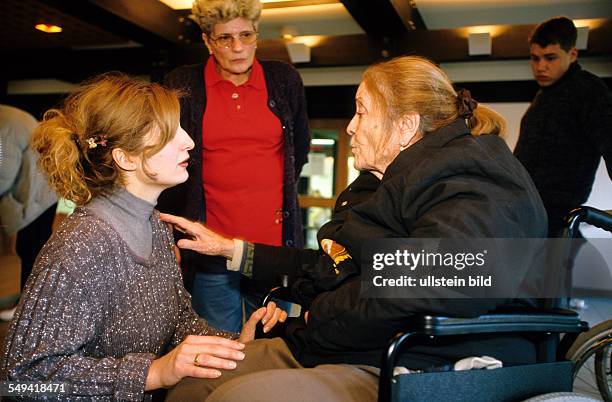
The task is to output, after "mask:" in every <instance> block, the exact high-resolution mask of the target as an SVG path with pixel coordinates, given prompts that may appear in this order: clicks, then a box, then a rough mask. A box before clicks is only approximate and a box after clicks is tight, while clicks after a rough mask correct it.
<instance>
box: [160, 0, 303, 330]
mask: <svg viewBox="0 0 612 402" xmlns="http://www.w3.org/2000/svg"><path fill="white" fill-rule="evenodd" d="M192 11H193V14H194V18H195V20H196V21H197V23H198V25H199V26H200V28H201V29H202V39H203V41H204V43H205V45H206V48H207V49H208V52H209V54H210V57H208V59H207V60H205V62H204V63H203V64H196V65H190V66H182V67H179V68H177V69H175V70H174V71H172V72H171V73H170V74H169V75H168V76H167V77H166V80H165V81H166V84H168V85H169V86H171V87H173V88H180V89H182V90H184V91H185V92H186V93H187V96H185V97H184V98H182V99H181V124H182V126H183V127H184V128H185V130H186V131H187V132H188V133H189V135H190V136H191V138H192V139H193V141H194V143H195V148H194V151H193V163H192V164H190V166H189V168H188V169H189V173H190V177H189V180H188V181H187V182H186V183H184V184H183V185H180V186H178V187H177V188H175V189H172V190H170V191H167V192H165V193H164V194H162V197H161V199H160V209H161V210H162V211H164V212H169V213H173V214H176V215H182V216H186V217H188V218H190V219H192V220H199V221H203V222H205V223H206V225H207V226H208V227H209V228H211V229H213V230H214V231H216V232H218V233H221V234H223V235H225V236H226V237H229V238H239V239H241V240H247V241H250V242H257V243H263V244H266V245H271V246H281V245H283V246H289V247H301V246H302V243H303V234H302V223H301V214H300V209H299V206H298V202H297V181H298V178H299V174H300V171H301V169H302V166H303V165H304V164H305V163H306V160H307V155H308V149H309V144H310V133H309V128H308V118H307V116H306V102H305V96H304V88H303V85H302V80H301V78H300V76H299V74H298V72H297V71H296V70H295V68H293V67H292V66H291V65H289V64H287V63H284V62H281V61H260V60H258V59H257V58H256V57H255V51H256V49H257V26H258V22H259V17H260V14H261V3H260V1H259V0H197V1H195V2H194V3H193V8H192ZM240 244H242V243H240ZM239 255H241V253H238V252H237V253H236V256H239ZM237 259H238V257H237V258H236V260H237ZM239 265H240V261H234V260H230V261H226V260H225V259H224V258H220V257H209V256H202V255H196V254H194V253H189V252H183V255H182V267H183V269H184V270H185V276H186V281H187V283H188V287H189V288H191V292H192V296H193V304H194V308H195V309H196V311H197V312H198V313H199V314H200V315H201V316H202V317H204V318H205V319H206V320H208V321H209V322H211V323H212V324H213V325H215V326H217V327H218V328H223V329H226V330H230V331H237V330H239V328H240V325H241V321H242V307H241V294H240V273H239V272H238V267H239ZM243 285H244V284H243Z"/></svg>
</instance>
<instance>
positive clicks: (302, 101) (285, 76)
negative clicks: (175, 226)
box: [157, 61, 310, 277]
mask: <svg viewBox="0 0 612 402" xmlns="http://www.w3.org/2000/svg"><path fill="white" fill-rule="evenodd" d="M260 63H261V66H262V67H263V71H264V76H265V79H266V87H267V90H268V106H269V108H270V110H271V111H272V112H273V113H274V114H275V115H276V116H277V117H278V119H279V120H280V122H281V124H282V128H283V136H284V152H285V162H284V163H285V165H284V176H283V236H282V241H283V245H284V246H289V247H302V246H303V242H304V240H303V233H302V217H301V213H300V208H299V205H298V201H297V180H298V178H299V175H300V172H301V170H302V166H304V164H305V163H306V161H307V160H308V151H309V146H310V130H309V128H308V117H307V115H306V98H305V95H304V87H303V85H302V80H301V78H300V76H299V74H298V72H297V70H296V69H295V68H293V67H292V66H291V65H290V64H287V63H284V62H280V61H260ZM165 84H166V85H167V86H169V87H171V88H177V89H180V90H182V91H184V94H185V95H184V96H183V97H182V98H181V126H182V127H183V128H184V129H185V131H187V133H189V135H190V136H191V138H192V139H193V141H194V143H195V148H194V149H193V151H192V159H191V161H192V163H190V165H189V167H188V169H187V170H188V172H189V179H188V180H187V181H186V182H185V183H183V184H181V185H178V186H176V187H174V188H172V189H169V190H166V191H164V192H163V193H162V194H161V196H160V198H159V202H158V206H157V207H158V209H159V210H160V211H162V212H168V213H172V214H175V215H180V216H184V217H186V218H188V219H193V220H199V221H202V222H206V200H205V198H204V187H203V185H205V184H204V183H202V158H201V154H202V117H203V115H204V110H205V109H206V89H205V88H206V87H205V82H204V64H195V65H189V66H182V67H178V68H176V69H175V70H173V71H172V72H170V73H169V74H168V75H167V76H166V78H165ZM204 135H206V134H204ZM253 168H254V169H256V168H257V167H256V166H254V167H253ZM245 180H248V172H245ZM211 260H217V261H211ZM224 265H225V262H224V260H223V261H222V260H221V259H220V258H219V257H208V256H200V255H196V254H195V253H191V252H187V253H183V268H187V270H188V271H190V267H193V266H197V267H199V268H205V269H206V267H207V266H217V267H221V266H224ZM224 271H225V270H224V269H223V272H224ZM207 272H222V271H220V270H219V268H217V269H216V270H214V269H207ZM186 276H187V277H188V276H189V275H188V274H187V275H186Z"/></svg>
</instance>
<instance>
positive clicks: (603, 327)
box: [565, 320, 612, 402]
mask: <svg viewBox="0 0 612 402" xmlns="http://www.w3.org/2000/svg"><path fill="white" fill-rule="evenodd" d="M611 351H612V320H608V321H605V322H602V323H601V324H598V325H596V326H594V327H593V328H591V329H590V330H589V331H587V332H584V333H582V334H580V336H578V338H577V339H576V341H575V342H574V344H573V345H572V347H571V348H570V349H569V351H568V352H567V354H566V355H565V357H566V358H567V359H568V360H571V361H572V362H573V364H574V391H576V392H581V393H584V394H587V395H590V396H599V397H601V398H603V400H604V401H606V402H612V389H611V387H612V379H611V376H612V374H611V369H610V367H611V366H612V362H611V361H610V359H611V356H610V353H611Z"/></svg>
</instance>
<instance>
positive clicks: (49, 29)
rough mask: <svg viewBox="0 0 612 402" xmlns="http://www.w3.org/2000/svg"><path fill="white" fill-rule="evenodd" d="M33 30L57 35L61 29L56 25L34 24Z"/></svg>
mask: <svg viewBox="0 0 612 402" xmlns="http://www.w3.org/2000/svg"><path fill="white" fill-rule="evenodd" d="M34 28H36V29H38V30H39V31H43V32H45V33H59V32H62V27H60V26H58V25H50V24H36V25H34Z"/></svg>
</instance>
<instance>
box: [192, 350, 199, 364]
mask: <svg viewBox="0 0 612 402" xmlns="http://www.w3.org/2000/svg"><path fill="white" fill-rule="evenodd" d="M199 357H200V354H199V353H197V354H196V355H195V357H194V358H193V365H194V366H199V365H200V362H198V358H199Z"/></svg>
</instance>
